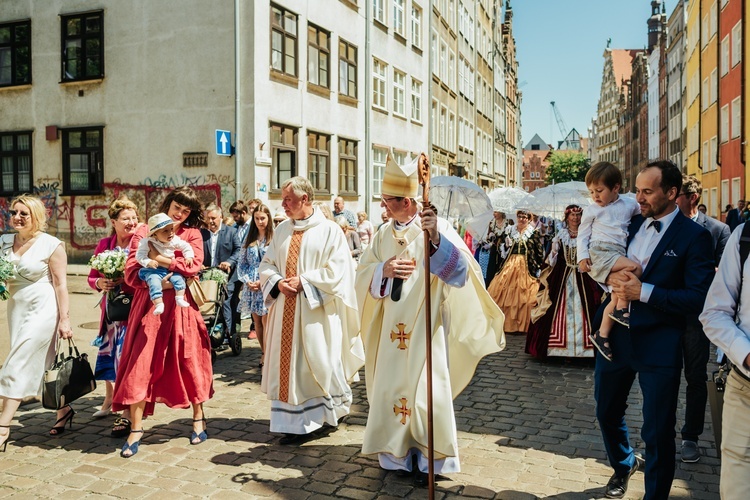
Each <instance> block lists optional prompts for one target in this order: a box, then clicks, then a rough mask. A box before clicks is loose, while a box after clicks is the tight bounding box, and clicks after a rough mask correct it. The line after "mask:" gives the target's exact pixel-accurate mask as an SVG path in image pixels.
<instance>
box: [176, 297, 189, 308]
mask: <svg viewBox="0 0 750 500" xmlns="http://www.w3.org/2000/svg"><path fill="white" fill-rule="evenodd" d="M174 301H175V302H176V303H177V305H178V306H180V307H190V302H188V301H187V300H185V297H175V298H174Z"/></svg>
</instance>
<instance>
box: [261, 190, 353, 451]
mask: <svg viewBox="0 0 750 500" xmlns="http://www.w3.org/2000/svg"><path fill="white" fill-rule="evenodd" d="M281 194H282V207H283V208H284V211H285V212H286V215H287V217H289V219H288V220H286V221H284V222H282V223H281V224H280V225H279V226H278V227H277V228H276V229H275V231H274V235H273V239H272V240H271V242H270V244H269V246H268V250H267V252H266V255H265V257H264V259H263V261H262V262H261V264H260V269H259V271H260V281H261V287H262V291H263V297H264V300H265V304H266V307H268V324H267V327H266V349H265V362H264V365H263V378H262V381H261V390H263V392H265V393H266V395H267V396H268V399H270V400H271V432H277V433H283V434H284V436H283V437H282V438H281V440H280V443H281V444H293V443H301V442H303V441H306V440H308V439H310V438H311V437H314V436H315V435H316V431H318V430H319V429H321V428H322V427H324V426H325V427H336V426H337V425H338V421H339V420H340V419H341V418H342V417H344V416H346V415H348V414H349V407H350V405H351V402H352V391H351V389H350V387H349V382H350V381H351V380H353V379H354V378H355V377H356V375H357V371H358V370H359V368H361V366H362V365H363V363H364V360H363V356H364V355H363V352H362V342H361V340H360V338H359V324H358V316H357V312H356V308H357V303H356V295H355V292H354V262H353V260H352V258H351V253H350V251H349V245H348V244H347V242H346V238H345V236H344V233H343V232H342V231H341V228H340V227H339V226H338V225H337V224H336V223H334V222H333V221H330V220H328V219H326V217H325V216H324V215H323V213H321V212H320V210H319V209H316V208H314V207H313V205H312V202H313V197H314V194H313V188H312V185H311V184H310V182H309V181H308V180H307V179H305V178H303V177H293V178H291V179H289V180H287V181H286V182H284V184H283V185H282V187H281Z"/></svg>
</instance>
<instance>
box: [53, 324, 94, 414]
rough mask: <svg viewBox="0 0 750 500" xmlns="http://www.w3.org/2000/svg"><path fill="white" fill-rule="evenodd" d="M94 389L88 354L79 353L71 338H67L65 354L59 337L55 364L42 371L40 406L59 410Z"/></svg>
mask: <svg viewBox="0 0 750 500" xmlns="http://www.w3.org/2000/svg"><path fill="white" fill-rule="evenodd" d="M74 352H75V356H74V355H73V353H74ZM94 389H96V380H94V372H93V371H91V365H90V364H89V359H88V354H86V353H83V354H80V353H79V352H78V347H76V344H75V342H73V339H68V355H67V356H66V355H65V349H64V347H63V339H60V340H59V341H58V343H57V355H56V356H55V364H53V365H52V367H51V368H50V369H49V370H47V371H45V372H44V383H43V385H42V406H44V407H45V408H47V409H48V410H59V409H60V408H62V407H64V406H65V405H68V404H70V403H72V402H73V401H75V400H76V399H78V398H80V397H81V396H83V395H85V394H88V393H89V392H91V391H93V390H94Z"/></svg>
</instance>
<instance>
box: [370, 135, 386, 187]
mask: <svg viewBox="0 0 750 500" xmlns="http://www.w3.org/2000/svg"><path fill="white" fill-rule="evenodd" d="M386 158H388V150H387V149H386V148H380V147H377V146H373V147H372V194H374V195H376V196H380V191H381V189H382V187H383V174H385V160H386Z"/></svg>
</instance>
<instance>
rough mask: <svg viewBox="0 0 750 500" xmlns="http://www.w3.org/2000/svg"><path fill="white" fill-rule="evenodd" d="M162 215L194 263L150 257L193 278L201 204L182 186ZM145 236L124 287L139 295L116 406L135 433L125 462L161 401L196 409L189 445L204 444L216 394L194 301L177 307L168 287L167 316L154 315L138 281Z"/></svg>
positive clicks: (133, 244) (199, 250)
mask: <svg viewBox="0 0 750 500" xmlns="http://www.w3.org/2000/svg"><path fill="white" fill-rule="evenodd" d="M159 210H160V211H161V212H164V213H166V214H167V215H169V217H171V218H172V220H174V221H175V235H176V236H179V237H180V238H182V239H183V240H185V241H186V242H188V244H190V246H191V247H192V248H193V252H195V258H194V259H193V261H192V264H190V265H187V264H186V263H185V259H184V258H183V256H182V254H181V253H180V252H177V253H176V255H175V257H174V259H170V258H168V257H164V256H162V255H160V254H159V253H158V252H156V251H155V250H153V249H152V251H151V252H150V253H149V257H150V258H151V259H153V260H155V261H157V262H158V263H159V265H160V266H162V267H164V268H166V269H168V270H169V271H174V272H177V273H180V274H181V275H182V276H184V277H185V278H190V277H192V276H195V275H196V274H198V271H199V270H200V268H201V264H202V263H203V238H202V237H201V234H200V231H199V227H200V226H201V224H202V206H201V203H200V201H199V200H198V198H197V196H196V195H195V192H194V191H193V190H192V189H191V188H189V187H187V186H183V187H179V188H177V189H175V190H174V191H172V192H170V193H169V194H168V195H167V197H166V198H165V199H164V202H163V203H162V205H161V208H160V209H159ZM147 233H148V228H147V227H146V226H142V227H141V228H139V229H138V231H137V232H136V234H135V235H134V236H133V238H132V239H131V241H130V253H129V255H128V260H127V263H126V265H125V282H126V283H127V284H128V285H130V286H132V287H133V288H134V290H135V294H134V296H133V305H132V307H131V309H130V316H129V318H128V330H129V331H128V335H127V336H126V338H125V345H124V346H123V352H122V357H121V359H120V366H119V368H118V370H117V381H116V384H115V394H114V398H113V403H112V408H113V409H114V410H115V411H118V410H123V409H125V408H127V407H130V414H131V420H132V428H131V431H130V436H128V440H127V442H126V443H125V444H124V445H123V447H122V450H121V451H120V456H122V457H125V458H128V457H131V456H133V455H135V454H136V453H138V445H139V444H140V440H141V437H142V436H143V426H142V420H143V417H144V416H148V415H152V414H153V413H154V406H155V403H157V402H159V403H164V404H166V405H167V406H169V407H170V408H188V407H192V409H193V433H192V435H191V436H190V444H200V443H202V442H203V441H205V440H206V437H207V434H206V419H205V416H204V413H203V403H204V402H205V401H207V400H208V399H210V398H211V396H212V395H213V369H212V366H211V343H210V341H209V338H208V332H207V330H206V325H205V323H204V322H203V318H202V317H201V314H200V311H199V310H198V307H197V306H196V305H195V302H193V301H192V300H191V301H190V302H191V306H190V307H175V301H174V297H173V295H174V290H172V289H171V287H168V286H166V285H165V286H164V288H165V289H164V306H165V309H164V313H163V314H161V315H154V314H152V309H153V304H152V303H151V300H150V299H149V294H148V288H147V287H146V285H145V283H143V282H142V281H141V280H140V279H139V278H138V271H139V269H140V267H141V266H140V265H139V264H138V262H137V261H136V260H135V254H136V250H137V248H138V242H139V241H140V240H141V238H144V237H145V236H146V235H147ZM167 283H168V282H167ZM162 284H163V285H164V283H162Z"/></svg>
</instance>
